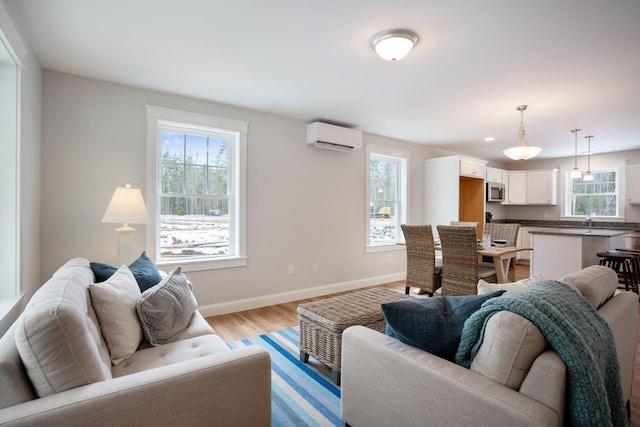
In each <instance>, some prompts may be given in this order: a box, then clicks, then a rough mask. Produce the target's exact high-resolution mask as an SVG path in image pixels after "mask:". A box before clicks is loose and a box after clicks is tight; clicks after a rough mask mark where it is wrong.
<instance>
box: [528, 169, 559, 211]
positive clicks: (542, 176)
mask: <svg viewBox="0 0 640 427" xmlns="http://www.w3.org/2000/svg"><path fill="white" fill-rule="evenodd" d="M526 187H527V192H526V199H525V200H526V203H527V205H556V204H558V169H543V170H530V171H527V185H526Z"/></svg>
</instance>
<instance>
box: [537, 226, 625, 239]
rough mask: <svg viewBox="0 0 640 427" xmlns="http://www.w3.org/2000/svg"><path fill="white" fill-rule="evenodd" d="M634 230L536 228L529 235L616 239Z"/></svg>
mask: <svg viewBox="0 0 640 427" xmlns="http://www.w3.org/2000/svg"><path fill="white" fill-rule="evenodd" d="M632 232H634V230H623V229H610V228H555V227H544V228H542V227H541V228H536V229H533V230H531V231H530V232H529V234H553V235H558V236H593V237H614V236H621V235H623V234H628V233H632Z"/></svg>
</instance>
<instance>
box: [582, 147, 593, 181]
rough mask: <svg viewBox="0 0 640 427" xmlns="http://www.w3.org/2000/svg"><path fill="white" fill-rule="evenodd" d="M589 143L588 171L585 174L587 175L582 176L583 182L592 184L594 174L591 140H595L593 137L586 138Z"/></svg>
mask: <svg viewBox="0 0 640 427" xmlns="http://www.w3.org/2000/svg"><path fill="white" fill-rule="evenodd" d="M584 138H585V139H586V140H587V141H589V142H588V144H589V145H588V146H587V171H586V172H585V174H584V175H583V176H582V180H583V181H586V182H591V181H593V173H591V138H593V135H588V136H585V137H584Z"/></svg>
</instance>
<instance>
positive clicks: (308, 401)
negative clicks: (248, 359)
mask: <svg viewBox="0 0 640 427" xmlns="http://www.w3.org/2000/svg"><path fill="white" fill-rule="evenodd" d="M298 339H299V329H298V326H294V327H293V328H289V329H283V330H281V331H276V332H273V333H270V334H263V335H260V336H257V337H253V338H247V339H243V340H240V341H235V342H232V343H229V346H230V347H231V348H238V347H243V346H247V345H252V344H257V345H260V346H262V347H264V348H265V349H267V351H269V353H270V354H271V411H272V425H273V426H277V427H280V426H292V427H300V426H344V422H343V421H342V418H341V417H340V388H339V387H337V386H336V385H335V384H333V383H332V382H331V379H330V375H331V373H330V371H329V368H327V367H326V366H325V365H323V364H322V363H320V362H318V361H317V360H315V359H313V358H312V357H310V358H309V362H308V363H306V364H305V363H302V362H300V359H299V356H300V353H299V348H298Z"/></svg>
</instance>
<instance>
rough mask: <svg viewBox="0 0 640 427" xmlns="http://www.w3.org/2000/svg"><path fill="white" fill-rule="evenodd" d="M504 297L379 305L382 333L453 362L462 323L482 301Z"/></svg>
mask: <svg viewBox="0 0 640 427" xmlns="http://www.w3.org/2000/svg"><path fill="white" fill-rule="evenodd" d="M503 293H504V291H497V292H493V293H491V294H485V295H468V296H444V297H432V298H408V299H403V300H398V301H393V302H389V303H386V304H382V313H383V314H384V318H385V319H386V321H387V328H386V331H385V332H386V334H387V335H389V336H390V337H393V338H396V339H398V340H400V341H402V342H403V343H405V344H409V345H411V346H414V347H418V348H420V349H422V350H424V351H426V352H429V353H432V354H435V355H436V356H439V357H442V358H444V359H447V360H450V361H454V360H455V357H456V351H457V350H458V345H459V344H460V336H461V334H462V328H463V326H464V322H465V321H466V320H467V318H468V317H469V316H471V314H472V313H473V312H474V311H476V310H478V309H479V308H480V307H481V306H482V304H483V303H484V302H485V301H487V300H489V299H491V298H495V297H498V296H500V295H502V294H503Z"/></svg>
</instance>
